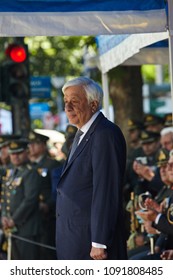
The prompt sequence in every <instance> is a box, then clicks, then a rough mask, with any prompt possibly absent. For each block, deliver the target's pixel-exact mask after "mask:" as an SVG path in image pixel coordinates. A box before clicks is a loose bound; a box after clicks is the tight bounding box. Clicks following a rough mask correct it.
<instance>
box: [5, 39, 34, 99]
mask: <svg viewBox="0 0 173 280" xmlns="http://www.w3.org/2000/svg"><path fill="white" fill-rule="evenodd" d="M5 53H6V55H7V58H8V59H7V61H5V62H3V64H2V66H1V101H4V102H6V103H7V104H11V103H12V102H13V101H14V100H15V101H16V100H19V99H29V98H30V74H29V57H28V48H27V45H25V44H17V43H13V44H10V45H8V46H7V48H6V51H5Z"/></svg>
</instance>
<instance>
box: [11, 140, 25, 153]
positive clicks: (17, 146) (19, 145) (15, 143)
mask: <svg viewBox="0 0 173 280" xmlns="http://www.w3.org/2000/svg"><path fill="white" fill-rule="evenodd" d="M27 148H28V141H27V140H26V139H17V140H12V141H11V142H10V143H9V153H10V154H14V153H21V152H23V151H24V150H26V149H27Z"/></svg>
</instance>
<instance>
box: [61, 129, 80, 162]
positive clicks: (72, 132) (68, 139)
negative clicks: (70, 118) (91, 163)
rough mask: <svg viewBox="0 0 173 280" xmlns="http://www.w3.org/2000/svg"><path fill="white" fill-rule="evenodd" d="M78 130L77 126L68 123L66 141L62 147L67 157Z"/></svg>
mask: <svg viewBox="0 0 173 280" xmlns="http://www.w3.org/2000/svg"><path fill="white" fill-rule="evenodd" d="M76 132H77V127H76V126H74V125H71V124H69V125H67V127H66V130H65V142H64V144H63V146H62V148H61V150H62V152H63V153H64V154H65V156H66V158H67V156H68V154H69V151H70V148H71V145H72V143H73V139H74V136H75V134H76Z"/></svg>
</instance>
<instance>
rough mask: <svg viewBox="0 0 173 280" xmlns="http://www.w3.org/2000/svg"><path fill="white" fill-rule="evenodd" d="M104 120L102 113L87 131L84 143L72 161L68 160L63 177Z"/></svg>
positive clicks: (80, 145)
mask: <svg viewBox="0 0 173 280" xmlns="http://www.w3.org/2000/svg"><path fill="white" fill-rule="evenodd" d="M103 118H104V115H103V114H102V113H100V114H99V115H98V116H97V118H96V119H95V121H94V122H93V123H92V125H91V127H90V128H89V130H88V131H87V133H86V135H85V136H84V138H83V139H82V141H81V142H80V144H79V146H78V147H77V149H76V150H75V152H74V154H73V155H72V157H71V159H70V161H69V162H68V159H67V161H66V163H65V165H64V169H63V171H62V173H61V177H62V176H63V175H64V173H65V172H66V170H67V169H68V168H70V166H71V164H72V163H73V161H74V160H75V158H76V157H78V155H79V154H80V153H81V152H82V150H83V149H84V147H85V146H86V145H87V143H88V142H89V139H90V137H91V135H92V134H93V132H94V130H95V127H96V126H97V124H98V123H99V122H100V121H101V120H102V119H103Z"/></svg>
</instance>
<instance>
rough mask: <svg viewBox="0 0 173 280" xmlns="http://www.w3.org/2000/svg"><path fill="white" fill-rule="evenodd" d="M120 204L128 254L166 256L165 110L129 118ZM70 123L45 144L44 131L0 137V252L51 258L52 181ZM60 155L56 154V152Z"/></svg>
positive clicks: (169, 194) (168, 142) (172, 204)
mask: <svg viewBox="0 0 173 280" xmlns="http://www.w3.org/2000/svg"><path fill="white" fill-rule="evenodd" d="M127 127H128V142H129V143H128V144H129V145H128V154H127V165H126V176H125V182H124V190H123V192H124V196H123V197H124V210H125V217H126V219H125V222H126V237H127V249H128V258H129V259H173V124H172V114H171V113H170V114H166V115H165V116H164V117H159V116H156V115H152V114H146V115H145V116H144V119H143V120H142V121H138V120H134V119H129V120H128V123H127ZM76 131H77V128H76V127H74V126H72V125H68V126H67V128H66V131H65V142H64V144H63V145H62V146H60V147H59V144H58V143H57V147H56V144H55V148H56V149H58V150H59V153H58V156H57V157H56V154H55V153H53V152H51V151H50V150H49V146H48V144H47V143H48V140H49V138H48V137H47V136H45V135H42V134H39V133H36V132H35V131H30V132H29V135H28V138H27V139H23V138H21V137H17V136H14V135H0V188H1V204H0V214H1V222H0V258H1V259H6V258H7V257H8V256H7V255H8V249H9V248H8V247H9V244H8V239H7V236H8V235H9V232H10V234H11V238H12V246H11V248H10V249H11V252H10V258H11V259H17V260H19V259H24V260H25V259H31V260H32V259H49V260H50V259H56V254H55V221H56V214H55V204H56V186H57V182H58V180H59V177H60V174H61V170H62V167H63V164H64V162H65V159H66V158H67V156H68V153H69V150H70V147H71V144H72V142H73V139H74V136H75V133H76ZM60 155H61V156H60Z"/></svg>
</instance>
